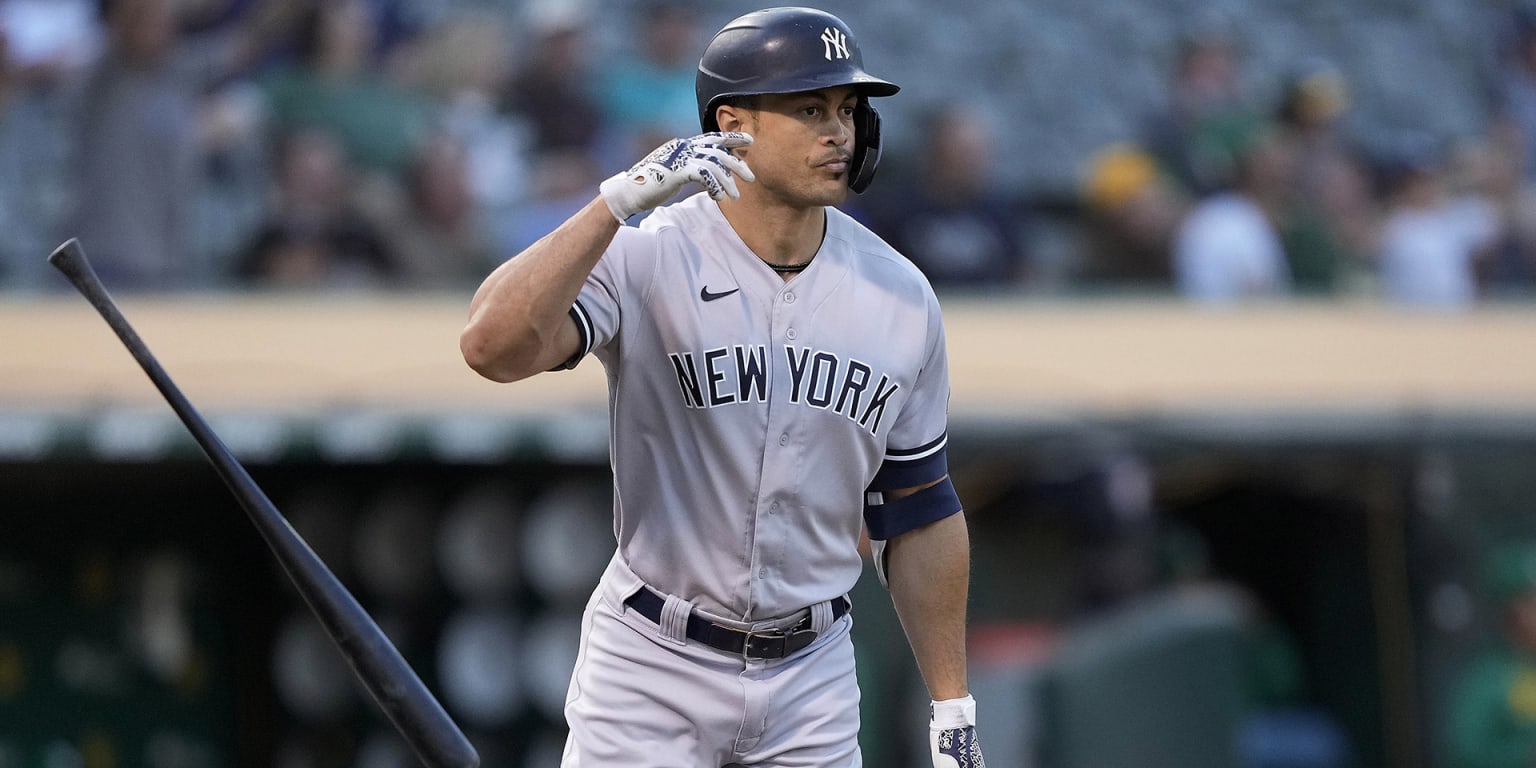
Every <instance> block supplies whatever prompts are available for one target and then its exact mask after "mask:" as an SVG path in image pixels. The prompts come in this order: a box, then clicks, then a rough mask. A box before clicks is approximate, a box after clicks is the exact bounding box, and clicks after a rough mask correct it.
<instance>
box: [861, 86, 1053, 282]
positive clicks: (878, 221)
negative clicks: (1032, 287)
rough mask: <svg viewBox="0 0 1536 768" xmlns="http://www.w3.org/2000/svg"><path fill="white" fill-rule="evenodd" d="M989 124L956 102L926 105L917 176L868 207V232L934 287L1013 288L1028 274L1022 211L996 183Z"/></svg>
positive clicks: (920, 137)
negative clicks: (870, 218) (870, 209)
mask: <svg viewBox="0 0 1536 768" xmlns="http://www.w3.org/2000/svg"><path fill="white" fill-rule="evenodd" d="M990 125H991V123H990V122H988V121H987V120H985V119H983V118H982V116H981V115H978V114H977V113H976V112H975V111H974V110H972V109H968V108H966V107H965V106H963V105H962V104H960V103H959V102H946V103H943V104H941V105H939V106H937V107H935V108H934V109H932V110H930V111H929V112H928V114H927V115H925V116H924V117H923V119H922V120H921V121H920V127H919V131H920V135H919V138H918V146H917V149H916V151H915V152H914V153H913V155H914V156H915V157H916V158H917V159H918V166H917V168H916V169H915V170H916V174H915V175H913V176H912V177H911V178H910V179H907V180H906V181H905V183H900V184H892V185H890V188H889V190H888V191H887V192H886V196H885V197H884V198H882V199H881V200H880V202H878V203H876V204H875V205H874V208H875V209H876V213H874V214H873V217H874V220H875V230H876V231H877V232H879V233H880V236H881V237H883V238H885V239H887V240H889V241H890V243H891V245H893V246H895V247H896V249H897V250H899V251H901V252H902V253H904V254H906V255H907V257H908V258H910V259H911V260H912V262H913V263H914V264H916V265H917V266H918V268H919V269H921V270H922V271H923V273H924V274H925V275H927V276H928V280H929V282H931V283H932V284H933V286H934V287H935V288H937V289H940V290H944V289H956V288H959V289H967V290H1009V289H1017V288H1019V287H1021V286H1023V285H1025V284H1026V283H1028V282H1029V281H1030V278H1031V274H1030V263H1029V259H1028V254H1027V253H1026V250H1025V232H1026V227H1027V226H1028V215H1027V211H1026V210H1025V206H1024V205H1023V204H1022V203H1020V202H1019V201H1018V200H1017V199H1016V198H1015V197H1014V196H1013V195H1012V194H1010V193H1009V191H1008V190H1006V189H1003V188H1001V186H1000V185H999V184H997V183H996V180H995V177H994V175H993V173H992V170H993V166H992V164H991V160H992V155H991V148H992V147H993V146H994V145H995V141H994V139H995V137H994V136H993V135H992V133H991V130H990V128H989V126H990Z"/></svg>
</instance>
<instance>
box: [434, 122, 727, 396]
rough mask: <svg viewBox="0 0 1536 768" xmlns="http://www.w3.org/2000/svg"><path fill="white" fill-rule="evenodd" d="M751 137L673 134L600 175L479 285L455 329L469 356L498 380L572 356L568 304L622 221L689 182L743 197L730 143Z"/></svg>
mask: <svg viewBox="0 0 1536 768" xmlns="http://www.w3.org/2000/svg"><path fill="white" fill-rule="evenodd" d="M751 143H752V137H751V136H748V135H747V134H744V133H706V134H703V135H700V136H694V137H693V138H689V139H673V140H671V141H669V142H667V143H665V144H663V145H661V146H660V147H657V148H656V150H655V151H654V152H652V153H651V154H649V155H647V156H646V157H645V159H643V160H641V161H640V162H639V163H636V164H635V165H634V167H632V168H630V169H629V170H627V171H625V172H623V173H619V174H616V175H614V176H612V177H610V178H609V179H607V180H606V181H604V182H603V183H602V185H601V187H600V194H599V195H598V196H597V197H596V198H594V199H593V200H592V202H590V203H587V205H586V206H585V207H583V208H582V209H581V210H580V211H578V212H577V213H576V214H575V215H573V216H571V218H569V219H566V220H565V222H564V223H562V224H561V225H560V226H559V227H557V228H556V229H555V231H553V232H551V233H549V234H548V235H545V236H544V237H543V238H541V239H540V240H539V241H538V242H536V243H534V244H533V245H530V246H528V248H527V249H526V250H524V251H523V252H522V253H520V254H518V255H516V256H514V257H512V258H511V259H509V260H507V262H506V263H504V264H502V265H501V266H500V267H497V268H496V270H495V271H494V272H492V273H491V275H490V276H489V277H487V278H486V279H485V281H484V282H483V283H481V284H480V288H479V290H477V291H476V292H475V297H474V299H473V300H472V301H471V302H470V307H469V324H468V325H466V326H465V327H464V330H463V331H462V332H461V333H460V334H459V350H460V351H461V352H462V353H463V355H464V361H465V362H466V363H468V364H469V367H471V368H473V369H474V370H475V371H476V372H477V373H479V374H480V375H481V376H484V377H486V378H488V379H491V380H492V381H502V382H507V381H517V380H518V379H525V378H528V377H529V376H532V375H534V374H536V373H540V372H542V371H547V370H550V369H552V368H555V367H557V366H560V365H562V364H564V363H566V362H568V361H570V360H571V358H573V357H575V356H576V354H577V353H578V352H580V351H581V349H580V348H581V345H582V343H583V339H582V336H581V332H580V331H579V330H578V329H577V327H576V324H575V323H574V322H573V321H572V320H571V319H570V311H571V305H572V304H574V303H575V301H576V297H577V296H578V295H579V294H580V293H581V288H582V285H583V284H584V283H585V282H586V279H587V275H589V274H591V272H592V269H593V267H595V266H597V262H598V260H600V259H601V258H602V256H603V253H604V251H606V250H607V249H608V246H609V244H610V243H612V242H613V238H614V235H616V234H617V233H618V231H619V227H620V226H622V225H623V222H625V221H627V220H629V218H630V217H632V216H634V215H635V214H638V213H642V212H644V211H648V210H650V209H652V208H655V207H656V206H658V205H661V204H662V203H665V202H666V201H667V200H669V199H671V198H672V197H674V196H675V195H677V193H678V191H679V190H681V189H682V187H683V185H685V184H687V183H689V182H697V183H699V184H702V185H703V186H704V189H705V190H706V191H707V192H709V195H710V197H713V198H714V199H716V200H719V199H721V198H722V197H726V196H730V197H737V196H738V194H739V193H738V192H737V190H736V181H735V179H734V178H733V177H735V176H739V177H741V178H743V179H746V180H747V181H751V180H752V178H753V177H752V171H751V169H749V168H748V167H747V165H746V163H745V162H743V161H742V160H741V159H740V158H738V157H736V156H735V155H732V154H731V150H732V149H735V148H736V147H744V146H747V145H748V144H751Z"/></svg>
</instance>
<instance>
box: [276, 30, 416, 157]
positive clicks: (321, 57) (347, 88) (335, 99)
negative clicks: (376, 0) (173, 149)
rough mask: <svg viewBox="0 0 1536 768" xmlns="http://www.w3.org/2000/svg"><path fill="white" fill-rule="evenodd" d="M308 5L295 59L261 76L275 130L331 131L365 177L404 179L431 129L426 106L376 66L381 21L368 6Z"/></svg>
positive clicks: (298, 35)
mask: <svg viewBox="0 0 1536 768" xmlns="http://www.w3.org/2000/svg"><path fill="white" fill-rule="evenodd" d="M305 2H306V5H305V7H304V10H303V13H302V14H301V15H300V18H299V20H298V23H297V30H296V34H297V38H298V39H297V51H296V55H297V61H294V62H291V63H287V64H281V65H276V66H274V67H273V69H272V70H271V71H268V72H266V73H264V75H263V77H262V78H261V85H262V89H263V92H264V93H265V96H266V100H267V109H268V113H269V115H270V117H269V119H270V122H271V129H272V130H273V132H274V133H275V134H285V133H291V132H294V131H297V130H301V129H309V128H318V129H320V130H323V131H326V132H327V133H330V134H331V135H332V136H333V137H335V139H336V140H337V141H338V142H340V144H341V147H342V148H343V149H344V150H345V151H346V153H347V160H348V162H349V163H350V164H351V165H353V166H354V167H355V168H356V169H357V170H358V171H359V172H361V173H364V174H378V175H380V176H382V177H383V178H386V179H389V180H392V181H398V180H400V179H401V178H403V174H404V173H405V170H406V168H407V166H409V165H410V162H411V157H412V155H413V153H414V152H415V150H416V147H417V146H418V145H419V144H420V143H421V142H422V141H423V140H425V137H426V135H427V134H428V133H429V131H430V129H431V120H432V117H433V115H432V112H431V110H430V109H429V107H428V104H427V103H426V101H425V100H424V99H423V98H421V96H420V95H419V94H416V93H413V92H411V91H410V90H408V89H406V88H404V87H402V86H400V85H399V84H397V83H395V82H392V81H391V80H390V79H389V78H387V77H386V76H385V74H384V72H383V71H382V70H381V69H380V67H379V66H378V65H379V61H380V52H379V50H378V47H377V44H376V43H377V36H378V27H377V20H376V19H375V18H374V16H373V11H372V9H371V6H370V5H369V4H368V2H366V0H305Z"/></svg>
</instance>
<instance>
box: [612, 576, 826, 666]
mask: <svg viewBox="0 0 1536 768" xmlns="http://www.w3.org/2000/svg"><path fill="white" fill-rule="evenodd" d="M666 602H667V600H666V598H664V597H662V596H661V595H658V594H656V592H655V591H654V590H652V589H651V588H650V587H642V588H641V589H640V591H638V592H636V593H635V594H634V595H632V596H631V597H630V598H629V599H628V600H625V601H624V604H625V605H626V606H629V607H630V608H633V609H635V610H636V611H638V612H639V613H640V615H641V616H644V617H646V618H647V619H650V620H651V623H653V624H656V625H658V626H659V625H660V624H661V608H662V606H664V605H666ZM847 612H848V600H847V598H842V597H839V598H837V599H836V600H833V601H832V620H833V621H837V620H838V619H840V618H842V617H843V614H845V613H847ZM810 625H811V618H810V617H809V616H807V617H805V618H804V619H801V620H800V623H799V624H796V625H794V626H793V627H788V628H786V629H771V630H764V631H750V630H745V629H736V628H735V627H726V626H722V625H720V624H716V623H714V622H712V621H710V620H709V619H706V618H704V617H702V616H700V615H698V614H696V613H689V614H688V630H687V635H688V639H689V640H696V641H698V642H700V643H703V644H705V645H707V646H709V647H711V648H715V649H718V650H722V651H725V652H726V653H734V654H737V655H739V656H741V657H742V658H747V659H782V658H784V657H785V656H788V655H790V654H793V653H795V652H796V651H799V650H802V649H804V648H805V647H806V646H808V645H810V644H811V643H813V642H815V641H816V637H817V632H816V631H815V630H813V629H811V628H810Z"/></svg>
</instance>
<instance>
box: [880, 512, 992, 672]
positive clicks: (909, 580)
mask: <svg viewBox="0 0 1536 768" xmlns="http://www.w3.org/2000/svg"><path fill="white" fill-rule="evenodd" d="M887 567H888V569H889V571H888V574H887V577H888V581H889V583H890V589H891V600H892V601H893V602H894V603H895V606H896V614H897V616H898V617H899V618H900V619H901V625H902V628H903V629H904V630H906V633H907V641H908V642H909V643H910V644H911V646H912V654H913V656H914V657H915V658H916V660H917V667H918V671H919V672H921V673H922V676H923V681H924V682H925V683H926V684H927V685H928V692H929V695H930V696H932V697H933V699H934V700H944V699H956V698H960V697H962V696H965V695H966V693H967V692H968V688H967V682H966V665H965V607H966V600H967V598H968V595H969V592H970V569H971V555H970V535H969V532H968V531H967V530H966V523H965V515H964V514H963V513H962V514H955V515H950V516H949V517H946V518H944V519H942V520H939V521H937V522H934V523H932V524H930V525H926V526H924V527H922V528H919V529H917V530H915V531H911V532H909V533H906V534H903V535H901V536H898V537H896V538H894V539H892V540H891V542H890V544H889V546H888V550H887Z"/></svg>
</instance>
